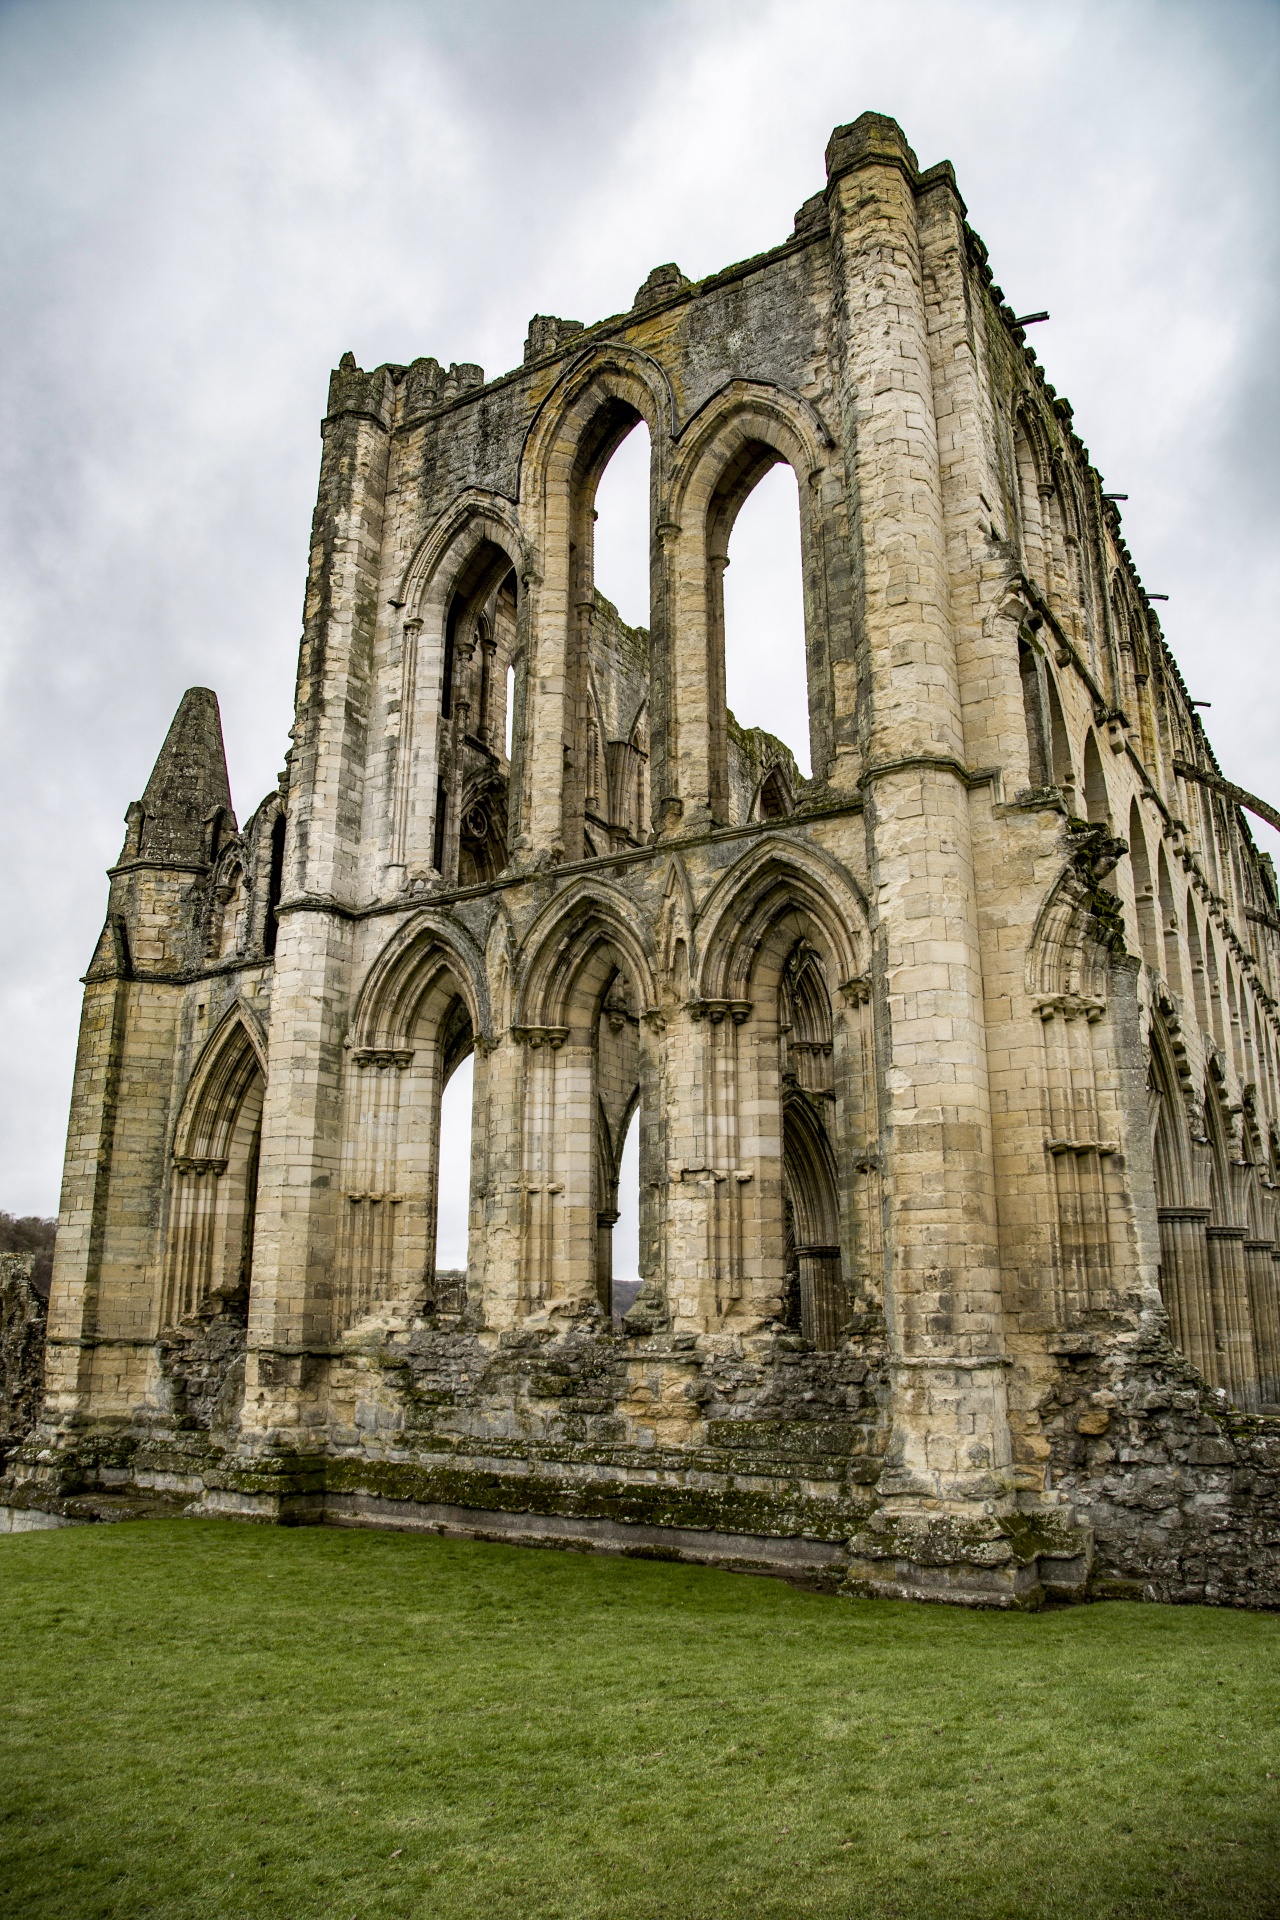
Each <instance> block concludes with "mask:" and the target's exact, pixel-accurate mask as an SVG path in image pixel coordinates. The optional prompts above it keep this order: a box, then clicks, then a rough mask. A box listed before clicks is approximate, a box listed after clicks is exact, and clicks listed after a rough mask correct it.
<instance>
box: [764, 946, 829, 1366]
mask: <svg viewBox="0 0 1280 1920" xmlns="http://www.w3.org/2000/svg"><path fill="white" fill-rule="evenodd" d="M778 1030H779V1045H780V1054H781V1069H782V1185H783V1217H784V1236H785V1254H786V1278H785V1281H784V1285H783V1295H782V1319H783V1323H784V1325H786V1326H788V1327H790V1328H792V1329H793V1330H794V1331H795V1332H798V1333H802V1334H803V1335H804V1337H805V1339H806V1340H811V1341H812V1342H813V1344H814V1345H815V1346H816V1347H827V1348H830V1347H834V1346H835V1345H836V1344H837V1343H838V1340H839V1337H840V1328H841V1321H842V1318H843V1310H844V1305H845V1301H844V1288H843V1278H842V1273H841V1263H840V1209H839V1201H838V1198H837V1194H838V1182H837V1178H836V1157H835V1152H834V1150H833V1148H832V1144H831V1136H830V1130H829V1126H830V1118H831V1110H832V1106H833V1103H834V1067H833V1041H834V1033H833V1025H832V1018H831V998H830V995H829V993H828V991H827V984H826V981H825V979H824V978H823V974H822V968H821V965H820V963H819V960H818V956H817V954H816V952H815V951H814V949H813V948H812V947H811V946H809V945H808V944H807V943H806V942H805V941H803V940H802V941H800V942H799V943H798V944H797V945H796V947H795V948H794V949H793V950H792V953H791V956H790V958H789V959H788V961H787V964H786V966H785V968H784V969H783V976H782V981H781V984H780V986H779V991H778Z"/></svg>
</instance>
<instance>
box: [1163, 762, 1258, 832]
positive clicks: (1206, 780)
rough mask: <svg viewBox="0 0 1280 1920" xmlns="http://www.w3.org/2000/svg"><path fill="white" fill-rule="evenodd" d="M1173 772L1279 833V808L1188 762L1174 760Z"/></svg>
mask: <svg viewBox="0 0 1280 1920" xmlns="http://www.w3.org/2000/svg"><path fill="white" fill-rule="evenodd" d="M1173 770H1174V772H1175V773H1176V774H1179V775H1180V776H1181V777H1182V779H1184V780H1196V781H1198V782H1199V783H1200V785H1201V786H1202V787H1211V788H1212V789H1213V791H1214V792H1215V793H1220V794H1221V795H1222V797H1223V799H1224V800H1230V801H1232V802H1233V803H1234V804H1235V805H1236V806H1237V807H1245V808H1247V809H1248V811H1249V812H1250V813H1256V814H1257V816H1258V818H1259V820H1265V821H1266V823H1267V825H1268V826H1269V827H1274V828H1275V830H1276V832H1277V833H1280V807H1272V806H1268V804H1267V802H1266V801H1265V800H1259V798H1258V796H1257V794H1256V793H1246V792H1245V790H1244V788H1243V787H1238V786H1236V784H1235V782H1234V781H1232V780H1224V779H1223V777H1222V775H1221V774H1220V773H1208V772H1206V770H1205V769H1204V768H1203V767H1193V766H1192V765H1191V762H1190V761H1189V760H1175V761H1174V763H1173Z"/></svg>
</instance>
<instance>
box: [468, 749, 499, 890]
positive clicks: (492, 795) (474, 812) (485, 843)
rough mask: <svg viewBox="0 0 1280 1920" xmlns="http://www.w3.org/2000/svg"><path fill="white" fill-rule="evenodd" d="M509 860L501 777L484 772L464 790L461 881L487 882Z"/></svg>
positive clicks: (495, 877)
mask: <svg viewBox="0 0 1280 1920" xmlns="http://www.w3.org/2000/svg"><path fill="white" fill-rule="evenodd" d="M506 864H507V795H506V789H505V786H504V785H503V783H502V782H501V781H500V780H497V779H495V778H493V777H492V776H487V777H486V776H483V775H482V776H481V777H480V778H479V779H478V780H477V781H476V782H475V783H474V784H473V785H472V787H471V788H470V790H469V791H468V792H467V793H466V794H464V796H463V801H462V820H461V824H460V827H459V831H458V885H459V886H460V887H480V886H487V885H489V884H490V883H491V882H492V881H494V880H496V879H497V877H498V875H499V874H500V873H501V872H502V869H503V868H504V867H505V866H506Z"/></svg>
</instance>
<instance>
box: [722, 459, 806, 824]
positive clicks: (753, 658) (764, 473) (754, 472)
mask: <svg viewBox="0 0 1280 1920" xmlns="http://www.w3.org/2000/svg"><path fill="white" fill-rule="evenodd" d="M744 461H746V462H748V464H747V465H746V466H745V468H744V465H743V463H744ZM717 521H718V522H719V525H717ZM710 533H711V539H710V541H709V551H710V564H711V568H712V573H713V586H714V585H715V584H716V577H717V576H718V585H719V590H720V597H721V618H722V621H723V634H724V676H725V702H726V705H727V706H728V709H729V712H730V714H731V715H732V716H733V720H734V721H735V722H736V724H737V726H738V727H739V728H740V729H742V730H743V731H745V732H748V733H750V732H753V731H754V730H756V729H759V730H760V731H761V732H763V733H764V734H766V735H767V736H769V737H770V738H772V739H774V740H777V741H780V742H781V743H782V744H783V745H784V746H785V747H787V748H788V749H789V752H790V753H791V755H792V756H793V757H794V760H795V764H796V767H797V769H798V770H799V773H800V775H801V777H802V778H804V779H806V780H807V779H808V778H809V777H810V773H811V770H812V758H811V751H812V750H811V744H810V726H809V673H808V664H807V656H806V650H805V619H804V573H803V566H802V558H801V548H800V498H799V492H798V489H797V486H796V477H795V474H794V473H793V472H792V470H791V468H790V466H789V465H788V464H787V462H786V461H784V460H780V459H779V457H778V455H777V454H775V453H774V452H773V450H772V448H767V447H760V446H755V447H751V448H747V449H746V450H745V452H744V455H742V456H739V460H738V462H736V463H735V468H734V473H733V474H730V475H726V477H725V480H724V481H722V482H721V487H720V490H719V493H718V495H717V504H716V505H713V509H712V524H711V528H710ZM730 562H732V565H730ZM731 741H732V730H731ZM730 757H731V758H732V757H733V747H732V744H731V746H730ZM733 779H734V769H733V768H732V767H730V770H729V780H730V784H731V786H732V784H733ZM755 786H756V782H755V781H754V780H753V781H752V782H751V787H750V791H749V792H748V794H747V796H746V799H747V803H748V804H749V802H750V799H751V797H752V795H753V794H754V791H755ZM735 817H739V818H745V817H746V808H745V806H744V807H743V808H742V809H741V810H740V812H738V813H737V814H736V816H735Z"/></svg>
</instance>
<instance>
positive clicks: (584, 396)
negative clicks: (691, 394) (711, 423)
mask: <svg viewBox="0 0 1280 1920" xmlns="http://www.w3.org/2000/svg"><path fill="white" fill-rule="evenodd" d="M611 408H612V409H615V410H618V411H619V423H620V422H621V418H622V416H623V415H625V416H626V419H627V429H626V430H629V428H630V426H632V425H634V424H635V421H636V420H643V421H644V422H645V424H646V426H647V427H648V429H649V438H650V441H651V443H652V445H653V448H654V453H655V457H656V456H657V454H658V450H659V448H660V447H665V446H666V445H667V444H669V442H670V441H671V439H672V438H673V437H674V434H675V431H676V402H675V394H674V392H673V390H672V387H671V381H670V378H669V376H668V375H667V373H666V371H665V370H664V369H663V368H662V367H661V366H660V365H659V363H658V362H657V361H656V360H655V359H654V358H653V357H652V355H651V354H647V353H644V352H643V351H642V350H641V349H640V348H638V347H630V346H627V345H626V344H625V343H624V342H622V341H606V342H600V343H599V344H597V345H594V346H591V347H588V348H586V349H585V350H584V351H583V352H582V353H580V354H578V355H577V356H576V357H575V358H574V359H573V360H572V361H571V362H570V363H569V365H568V366H567V367H566V368H565V370H564V372H563V373H562V374H561V375H560V378H559V379H558V380H557V382H556V384H555V385H554V386H553V387H552V389H551V391H550V393H548V394H547V396H546V398H545V399H544V400H543V402H542V404H541V406H540V407H539V408H538V411H537V413H536V414H535V415H534V417H533V420H532V421H531V423H530V426H529V430H528V433H527V434H526V435H525V441H524V446H523V448H522V450H521V455H520V488H519V497H520V500H521V502H522V503H527V504H529V505H536V504H538V503H540V502H541V500H542V499H543V496H544V489H545V487H546V485H547V482H548V479H549V477H550V475H551V472H552V469H553V467H554V466H555V464H556V463H557V462H561V463H563V462H564V461H565V460H566V459H570V460H571V459H573V458H574V457H576V456H577V453H578V448H579V442H580V441H581V439H582V436H583V434H584V432H585V431H586V430H587V428H588V426H589V424H590V422H591V421H592V419H593V418H594V417H595V416H596V415H598V414H599V413H600V412H601V411H602V410H608V409H611ZM622 438H623V433H622V432H618V433H617V437H616V439H615V441H614V445H616V444H617V441H618V440H621V439H622ZM610 452H612V447H611V448H610ZM599 464H600V466H601V467H603V465H604V460H603V459H602V460H600V463H599Z"/></svg>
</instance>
